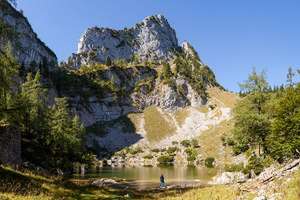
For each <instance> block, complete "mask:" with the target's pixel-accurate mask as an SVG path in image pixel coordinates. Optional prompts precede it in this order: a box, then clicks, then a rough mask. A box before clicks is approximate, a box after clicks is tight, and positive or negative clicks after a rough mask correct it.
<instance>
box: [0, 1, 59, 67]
mask: <svg viewBox="0 0 300 200" xmlns="http://www.w3.org/2000/svg"><path fill="white" fill-rule="evenodd" d="M0 21H1V23H4V24H6V25H8V26H10V27H11V28H12V30H14V31H15V32H16V36H13V37H14V38H13V39H10V38H1V37H0V48H1V49H3V48H4V47H5V46H6V45H7V41H9V42H10V43H11V45H12V51H13V53H14V54H15V57H16V58H17V60H18V62H19V63H20V64H23V65H24V67H25V68H29V67H30V64H31V63H32V62H35V63H37V64H39V63H42V62H45V61H47V63H48V65H49V63H52V65H53V66H51V67H54V65H55V64H56V63H57V58H56V55H55V54H54V53H53V51H52V50H50V49H49V48H48V47H47V46H46V45H45V44H44V43H43V42H42V41H41V40H40V39H39V38H38V37H37V34H36V33H35V32H34V31H33V30H32V28H31V25H30V24H29V22H28V20H27V19H26V18H25V17H24V16H23V15H22V14H21V13H20V12H18V11H17V10H16V9H15V8H13V7H12V6H11V5H10V4H9V3H8V2H7V1H1V2H0ZM15 38H17V39H15ZM51 69H52V68H49V70H51Z"/></svg>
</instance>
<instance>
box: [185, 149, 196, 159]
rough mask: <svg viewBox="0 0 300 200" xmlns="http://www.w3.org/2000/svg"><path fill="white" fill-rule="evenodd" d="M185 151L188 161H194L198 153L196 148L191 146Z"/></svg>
mask: <svg viewBox="0 0 300 200" xmlns="http://www.w3.org/2000/svg"><path fill="white" fill-rule="evenodd" d="M185 153H186V154H187V161H189V162H193V161H195V160H196V158H197V155H198V152H197V150H196V149H194V148H192V147H190V148H188V149H186V150H185Z"/></svg>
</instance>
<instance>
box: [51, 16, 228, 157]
mask: <svg viewBox="0 0 300 200" xmlns="http://www.w3.org/2000/svg"><path fill="white" fill-rule="evenodd" d="M108 58H110V60H111V61H112V63H111V64H110V63H109V64H107V63H106V60H107V59H108ZM64 67H65V68H66V71H67V72H68V76H62V77H59V76H55V77H56V78H57V80H54V83H56V85H57V86H58V87H57V89H58V92H59V93H60V94H61V95H63V96H68V97H70V101H71V104H72V108H73V111H74V113H76V114H78V115H79V116H80V118H81V120H82V122H83V123H84V124H85V126H86V127H87V130H88V136H87V146H89V147H90V148H92V149H98V150H96V151H97V152H100V151H103V149H105V150H107V151H110V152H115V151H118V150H120V149H123V148H124V147H128V146H132V145H133V146H135V147H137V146H142V147H143V148H144V149H145V148H146V147H147V148H153V147H160V146H172V142H173V141H178V142H180V141H183V140H187V139H193V138H194V137H197V136H199V134H200V133H201V132H203V131H206V130H208V129H209V128H210V127H211V126H212V125H217V124H219V123H222V122H223V121H224V120H225V121H226V120H228V119H230V111H231V107H230V106H227V105H225V104H224V103H222V101H221V100H218V99H217V100H216V99H213V98H212V96H209V95H208V93H207V91H208V90H209V89H210V88H215V90H217V91H219V92H220V93H224V91H223V88H222V87H221V86H220V85H219V84H218V83H217V81H216V78H215V76H214V73H213V72H212V71H211V70H210V68H209V67H208V66H207V65H205V64H204V63H203V62H202V61H201V60H200V57H199V55H198V53H197V52H196V51H195V49H194V48H193V47H192V45H191V44H190V43H188V42H183V43H182V46H179V45H178V40H177V37H176V33H175V31H174V29H173V28H172V27H171V26H170V25H169V23H168V21H167V20H166V18H165V17H164V16H162V15H155V16H150V17H146V18H145V19H144V20H143V21H142V22H140V23H138V24H136V25H135V26H134V27H132V28H129V29H124V30H113V29H109V28H99V27H93V28H89V29H88V30H87V31H86V32H85V33H84V34H83V36H82V37H81V39H80V42H79V44H78V51H77V53H76V54H73V55H72V56H71V57H70V58H69V60H68V62H67V64H66V65H65V66H64ZM229 96H230V95H229ZM220 102H221V103H220ZM179 118H180V119H179ZM157 119H159V120H157ZM153 135H156V136H155V138H159V139H158V140H156V139H155V140H152V139H151V138H152V136H153ZM116 138H118V139H116ZM154 141H155V142H154ZM99 149H101V150H99Z"/></svg>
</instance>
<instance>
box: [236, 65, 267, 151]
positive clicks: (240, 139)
mask: <svg viewBox="0 0 300 200" xmlns="http://www.w3.org/2000/svg"><path fill="white" fill-rule="evenodd" d="M240 85H241V87H242V89H243V90H245V91H247V92H249V94H248V95H247V96H246V97H245V98H244V99H243V100H242V101H241V102H240V103H239V104H238V105H237V107H236V109H235V111H234V118H235V128H234V139H235V147H234V152H235V153H240V152H243V151H245V150H247V149H248V148H256V147H257V146H258V148H259V154H260V153H261V148H264V149H265V146H266V144H265V141H266V136H267V135H268V133H269V131H270V120H269V115H268V112H267V108H266V104H267V101H268V99H269V96H268V94H266V93H265V91H266V89H267V87H268V83H267V81H266V80H265V75H264V73H263V72H262V73H261V74H257V73H256V72H255V71H253V72H252V74H250V75H249V78H248V80H247V81H245V83H243V84H240Z"/></svg>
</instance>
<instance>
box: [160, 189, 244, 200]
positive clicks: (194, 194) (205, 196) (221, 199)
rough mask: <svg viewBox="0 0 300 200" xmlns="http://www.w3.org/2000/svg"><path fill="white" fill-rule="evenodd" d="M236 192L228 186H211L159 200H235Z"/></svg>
mask: <svg viewBox="0 0 300 200" xmlns="http://www.w3.org/2000/svg"><path fill="white" fill-rule="evenodd" d="M237 196H238V191H237V190H236V189H235V188H233V187H230V186H212V187H206V188H200V189H194V190H190V191H188V192H185V193H183V194H180V193H176V194H174V196H171V197H164V198H161V199H162V200H196V199H197V200H235V199H236V197H237Z"/></svg>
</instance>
